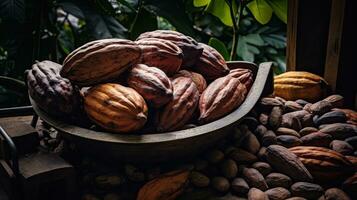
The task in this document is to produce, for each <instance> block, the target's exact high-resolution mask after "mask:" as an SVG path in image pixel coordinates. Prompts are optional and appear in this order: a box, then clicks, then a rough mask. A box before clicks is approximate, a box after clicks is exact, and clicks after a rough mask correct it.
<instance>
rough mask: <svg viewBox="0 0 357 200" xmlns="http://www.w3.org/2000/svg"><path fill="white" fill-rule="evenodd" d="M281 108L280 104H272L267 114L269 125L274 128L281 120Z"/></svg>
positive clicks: (277, 126)
mask: <svg viewBox="0 0 357 200" xmlns="http://www.w3.org/2000/svg"><path fill="white" fill-rule="evenodd" d="M282 115H283V109H282V107H280V106H274V107H273V108H272V110H271V112H270V115H269V125H270V127H271V128H273V129H274V130H276V129H277V128H279V126H280V124H281V121H282Z"/></svg>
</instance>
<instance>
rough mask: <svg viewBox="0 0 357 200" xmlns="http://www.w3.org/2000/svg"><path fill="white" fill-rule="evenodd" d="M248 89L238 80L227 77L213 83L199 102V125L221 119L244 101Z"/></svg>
mask: <svg viewBox="0 0 357 200" xmlns="http://www.w3.org/2000/svg"><path fill="white" fill-rule="evenodd" d="M246 92H247V90H246V88H245V86H244V85H243V84H241V83H240V81H239V80H238V79H237V78H233V77H231V76H225V77H222V78H219V79H217V80H215V81H213V82H212V83H211V84H210V85H209V86H208V87H207V88H206V90H205V91H204V92H203V93H202V95H201V97H200V101H199V109H200V117H199V119H198V121H199V123H201V124H204V123H208V122H212V121H214V120H216V119H219V118H221V117H223V116H225V115H227V114H228V113H230V112H232V111H233V110H234V109H236V108H238V107H239V105H240V104H241V103H242V102H243V101H244V98H245V95H246Z"/></svg>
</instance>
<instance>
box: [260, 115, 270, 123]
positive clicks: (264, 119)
mask: <svg viewBox="0 0 357 200" xmlns="http://www.w3.org/2000/svg"><path fill="white" fill-rule="evenodd" d="M259 122H260V123H261V124H263V125H267V124H268V122H269V115H267V114H265V113H261V114H260V115H259Z"/></svg>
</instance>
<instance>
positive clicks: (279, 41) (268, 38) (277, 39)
mask: <svg viewBox="0 0 357 200" xmlns="http://www.w3.org/2000/svg"><path fill="white" fill-rule="evenodd" d="M262 38H263V40H264V41H265V42H266V43H267V44H269V45H271V46H273V47H275V48H277V49H282V48H285V47H286V37H285V36H283V35H277V34H269V35H262Z"/></svg>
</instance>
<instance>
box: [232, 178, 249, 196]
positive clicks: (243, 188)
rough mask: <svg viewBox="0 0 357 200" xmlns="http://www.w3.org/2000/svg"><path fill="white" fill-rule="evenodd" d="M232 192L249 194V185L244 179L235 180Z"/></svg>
mask: <svg viewBox="0 0 357 200" xmlns="http://www.w3.org/2000/svg"><path fill="white" fill-rule="evenodd" d="M231 187H232V191H233V192H235V193H238V194H247V193H248V191H249V185H248V183H247V182H246V181H245V180H244V179H243V178H235V179H233V181H232V183H231Z"/></svg>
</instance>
